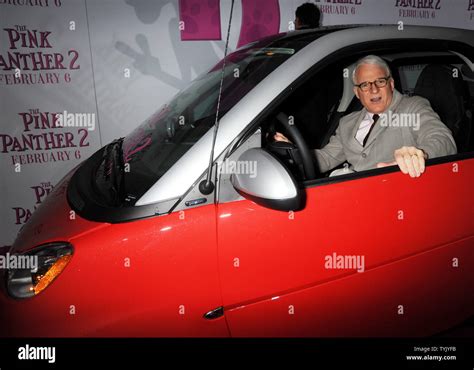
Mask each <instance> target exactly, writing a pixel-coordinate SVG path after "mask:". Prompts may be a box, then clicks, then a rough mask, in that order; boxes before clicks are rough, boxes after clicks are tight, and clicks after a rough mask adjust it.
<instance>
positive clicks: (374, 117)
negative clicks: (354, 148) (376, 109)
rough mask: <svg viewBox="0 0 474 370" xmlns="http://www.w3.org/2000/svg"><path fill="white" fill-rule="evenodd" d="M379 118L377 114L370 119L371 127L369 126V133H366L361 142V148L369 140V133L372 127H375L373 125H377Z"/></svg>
mask: <svg viewBox="0 0 474 370" xmlns="http://www.w3.org/2000/svg"><path fill="white" fill-rule="evenodd" d="M379 117H380V116H379V115H378V114H374V115H373V116H372V119H373V120H374V122H372V126H370V129H369V132H367V135H365V138H364V141H363V142H362V146H365V144H366V143H367V140H368V139H369V136H370V133H371V132H372V130H373V129H374V126H375V124H376V123H377V121H378V119H379Z"/></svg>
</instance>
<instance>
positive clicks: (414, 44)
mask: <svg viewBox="0 0 474 370" xmlns="http://www.w3.org/2000/svg"><path fill="white" fill-rule="evenodd" d="M398 50H401V51H403V52H404V53H409V52H410V51H413V52H420V51H428V52H439V51H448V52H449V51H456V52H458V53H460V54H462V55H464V56H465V57H466V58H468V59H469V60H471V61H474V46H471V45H468V44H466V43H464V42H461V41H452V40H444V39H443V40H442V39H432V40H426V39H419V38H412V39H390V40H375V41H373V40H372V41H366V42H361V43H357V44H353V45H351V46H348V47H344V48H341V49H339V50H338V51H336V52H334V53H332V54H330V55H327V56H326V57H325V58H323V59H321V60H320V61H319V62H318V63H316V64H315V65H314V66H313V67H311V68H309V69H308V70H307V71H305V72H304V73H302V74H301V76H300V77H299V78H298V79H297V80H295V81H294V82H293V83H291V84H290V85H289V86H287V88H286V89H285V90H284V91H282V92H281V93H280V94H279V95H278V96H277V97H276V98H275V99H274V100H273V101H272V102H271V103H270V104H268V105H267V107H266V108H265V109H264V110H262V112H260V114H259V115H258V116H257V117H255V118H254V120H253V121H252V122H251V123H250V124H249V125H248V126H247V128H246V129H245V130H243V132H242V133H241V134H240V135H239V136H238V137H237V138H236V140H234V143H233V144H231V145H230V148H229V150H227V155H226V157H225V158H228V157H230V156H231V155H232V154H233V153H234V151H235V150H236V149H237V148H238V147H239V146H240V145H242V143H243V142H245V140H247V139H248V138H249V137H250V136H251V135H252V133H253V132H254V131H255V130H256V129H258V128H259V127H261V126H262V123H263V122H264V121H265V120H266V119H268V118H269V117H270V116H271V115H272V114H274V112H275V110H276V109H277V108H278V107H279V106H280V105H281V104H282V103H283V102H284V100H285V99H287V98H288V97H289V95H290V94H291V93H292V92H293V90H295V89H297V88H299V87H300V86H301V85H303V84H304V83H305V82H307V81H308V80H309V79H310V78H312V77H314V76H315V74H317V73H319V72H321V71H322V70H323V69H324V68H326V67H328V66H329V65H330V64H332V63H342V64H347V65H350V64H351V61H352V62H354V61H355V60H357V59H358V58H360V57H361V56H364V55H368V54H379V53H380V54H388V53H394V52H396V51H398ZM344 59H345V61H344ZM395 62H396V61H395ZM471 158H474V150H473V151H471V152H465V153H456V154H454V155H449V156H443V157H437V158H433V159H428V160H427V161H426V167H429V166H432V165H437V164H444V163H450V162H457V161H461V160H467V159H471ZM399 171H400V170H399V168H398V167H397V166H390V167H384V168H375V169H370V170H366V171H360V172H356V173H350V174H346V175H341V176H334V177H322V178H317V179H314V180H306V181H301V182H299V184H300V186H302V187H303V188H305V189H307V188H312V187H314V186H321V185H330V184H334V183H339V182H343V181H352V180H357V179H362V178H366V177H372V176H378V175H382V174H388V173H392V172H399Z"/></svg>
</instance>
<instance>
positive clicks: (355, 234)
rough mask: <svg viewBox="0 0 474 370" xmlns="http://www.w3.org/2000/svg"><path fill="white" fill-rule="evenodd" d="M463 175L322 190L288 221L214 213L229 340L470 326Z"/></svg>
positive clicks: (452, 172)
mask: <svg viewBox="0 0 474 370" xmlns="http://www.w3.org/2000/svg"><path fill="white" fill-rule="evenodd" d="M473 176H474V159H465V160H460V161H458V162H448V163H444V164H437V165H433V166H428V167H427V171H426V173H425V174H424V175H423V176H422V177H420V178H417V179H412V178H409V177H408V176H406V175H403V174H402V173H401V172H399V171H396V172H391V173H385V172H384V173H381V174H378V175H376V176H365V177H364V174H363V173H360V174H359V175H358V177H357V178H356V179H352V180H346V181H337V180H336V182H334V179H332V180H329V179H325V180H320V181H319V183H317V184H315V185H313V186H308V187H307V188H306V194H307V200H306V207H305V208H304V209H303V210H301V211H298V212H288V213H287V212H280V211H274V210H270V209H266V208H263V207H261V206H259V205H256V204H255V203H253V202H251V201H248V200H240V201H233V202H228V203H221V204H219V205H218V248H219V269H220V276H221V287H222V294H223V303H224V312H225V316H226V319H227V323H228V325H229V328H230V331H231V335H233V336H253V335H258V336H262V335H264V336H366V335H377V336H380V335H381V336H383V335H390V336H396V335H428V334H432V333H436V332H439V331H441V330H443V329H445V328H448V327H450V326H453V325H455V324H457V323H458V322H460V321H462V320H463V319H465V318H466V317H467V316H468V315H469V314H471V315H472V312H473V311H474V298H473V297H474V295H473V294H472V287H473V286H474V274H472V271H471V269H472V266H474V253H472V248H473V247H474V200H473V198H472V196H471V192H470V186H471V185H470V184H472V183H473V180H474V179H473ZM329 181H333V182H332V183H330V182H329ZM469 266H471V268H470V267H469Z"/></svg>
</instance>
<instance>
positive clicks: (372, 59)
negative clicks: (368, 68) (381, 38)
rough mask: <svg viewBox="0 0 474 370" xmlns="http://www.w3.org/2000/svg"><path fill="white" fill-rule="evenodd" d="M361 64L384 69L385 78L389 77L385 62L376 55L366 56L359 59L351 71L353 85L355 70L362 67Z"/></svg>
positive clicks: (388, 69)
mask: <svg viewBox="0 0 474 370" xmlns="http://www.w3.org/2000/svg"><path fill="white" fill-rule="evenodd" d="M362 64H372V65H377V66H380V67H382V68H383V69H385V71H386V72H387V76H391V72H390V67H389V66H388V64H387V62H385V60H383V59H382V58H380V57H378V56H377V55H367V56H365V57H363V58H361V59H359V60H358V61H357V62H356V64H355V68H354V70H353V71H352V82H353V83H354V84H355V83H356V72H357V69H358V68H359V67H360V66H361V65H362Z"/></svg>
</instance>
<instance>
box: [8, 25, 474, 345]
mask: <svg viewBox="0 0 474 370" xmlns="http://www.w3.org/2000/svg"><path fill="white" fill-rule="evenodd" d="M368 54H375V55H378V56H380V57H382V58H384V59H385V60H386V61H387V63H388V64H389V65H390V68H391V71H392V77H393V79H394V81H395V87H396V88H397V89H398V90H399V91H400V92H402V93H404V94H406V95H420V96H423V97H425V98H426V99H428V100H429V101H430V103H431V105H432V108H433V109H434V110H435V111H436V112H437V113H438V115H439V116H440V118H441V120H442V121H443V122H444V123H445V125H446V126H447V127H448V128H449V129H450V130H451V132H452V134H453V137H454V139H455V141H456V145H457V149H458V153H457V154H456V155H451V156H448V157H440V158H431V159H429V160H428V161H427V167H426V171H425V173H424V174H423V175H422V176H421V177H419V178H410V177H409V176H407V175H404V174H403V173H402V172H401V171H400V170H399V168H398V167H397V166H391V167H386V168H378V169H372V170H368V171H363V172H356V173H349V174H343V175H340V176H331V174H330V173H321V172H320V171H319V170H318V168H317V165H316V162H315V161H314V160H313V156H312V153H311V149H314V148H321V147H323V146H324V145H325V144H326V143H327V142H328V141H329V139H330V137H331V136H332V135H333V134H334V132H335V130H336V128H337V126H338V123H339V120H340V118H341V117H343V116H344V115H347V114H349V113H351V112H353V111H356V110H360V109H361V108H362V107H361V105H360V103H359V101H358V100H357V99H356V98H355V97H354V93H353V85H352V80H351V78H350V76H351V72H352V70H353V69H354V63H355V62H356V60H357V59H359V58H360V57H362V56H365V55H368ZM473 63H474V31H469V30H460V29H453V28H436V27H421V26H405V27H404V28H403V29H400V27H399V26H398V25H381V26H338V27H325V28H321V29H315V30H305V31H296V32H288V33H283V34H279V35H275V36H271V37H267V38H264V39H261V40H258V41H256V42H253V43H251V44H249V45H246V46H244V47H242V48H240V49H238V50H236V51H235V52H233V53H231V54H230V55H229V56H228V57H227V58H226V59H225V64H224V62H223V61H221V62H220V63H218V64H217V65H216V66H215V67H213V68H212V69H210V71H209V72H208V73H206V74H204V75H202V76H200V77H198V78H197V79H196V80H195V81H194V82H192V83H191V85H190V86H189V87H188V88H186V89H184V90H183V91H182V92H180V93H178V94H177V95H176V96H175V97H174V98H173V99H172V100H171V101H170V102H169V103H168V104H166V105H164V106H163V107H161V108H160V109H159V110H158V111H157V112H156V113H155V114H153V115H152V116H151V117H150V118H149V119H148V120H146V121H145V122H144V123H143V124H141V125H140V126H138V127H137V128H136V129H135V130H134V131H133V132H131V133H130V134H129V135H128V136H126V137H125V138H120V139H117V140H115V141H113V142H111V143H110V144H108V145H106V146H105V147H103V148H101V149H100V150H98V151H97V152H96V153H95V154H93V155H92V156H91V157H90V158H88V159H87V160H85V161H84V162H83V163H81V164H80V165H78V166H77V167H76V168H74V169H73V170H72V171H71V172H69V173H68V174H67V175H66V176H65V177H64V178H63V179H62V180H61V181H60V182H59V183H58V184H57V185H56V186H55V189H54V190H53V191H52V192H51V194H50V195H49V196H48V198H47V199H46V201H45V202H44V203H43V204H42V205H41V206H40V207H39V208H38V209H37V210H36V211H35V212H34V214H33V216H32V217H31V218H30V220H29V222H28V223H27V224H26V225H25V226H24V227H23V229H22V230H21V231H20V233H19V235H18V237H17V239H16V241H15V242H14V244H13V246H12V247H11V248H10V249H9V250H8V251H6V253H8V254H9V255H10V257H11V256H17V257H18V256H30V257H31V256H33V257H35V258H36V259H37V261H38V266H37V268H31V269H28V268H23V269H20V268H16V269H10V270H8V271H7V272H5V274H4V276H3V278H2V280H3V282H4V284H2V294H1V295H0V296H1V298H0V307H1V313H2V325H1V329H0V330H1V334H2V335H3V336H40V337H44V336H62V337H63V336H106V337H110V336H140V337H142V336H152V337H170V336H177V337H184V336H186V337H188V336H192V337H214V336H217V337H227V336H233V337H242V336H243V337H250V336H259V337H262V336H271V337H276V336H278V337H280V336H283V337H307V336H310V337H341V336H344V337H348V336H350V337H361V336H363V337H366V336H372V337H373V336H377V337H378V336H428V335H435V334H437V333H441V332H443V331H445V330H447V329H449V328H452V327H454V326H456V325H458V324H459V323H461V322H463V321H464V320H466V319H468V318H470V317H472V316H473V314H474V294H473V293H474V292H473V287H474V272H473V271H474V253H473V250H474V249H473V248H474V198H473V197H472V194H471V191H472V185H473V183H474V134H473V133H472V129H473V127H472V125H473V119H472V112H473V107H474V64H473ZM222 75H223V79H222V82H223V85H222V92H221V93H220V92H219V90H220V89H219V87H220V83H221V76H222ZM218 103H219V113H217V112H218V110H217V106H218ZM217 114H218V115H217ZM216 117H217V120H216ZM216 121H217V123H218V124H216ZM277 131H278V132H282V133H284V134H285V135H287V136H288V137H289V138H290V139H291V141H292V142H293V143H294V144H290V143H283V142H275V141H274V140H273V137H274V133H275V132H277ZM343 167H344V164H343V165H341V168H343Z"/></svg>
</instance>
